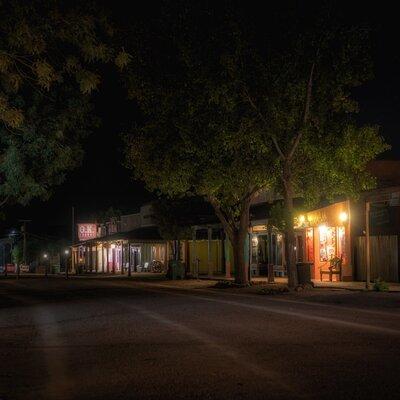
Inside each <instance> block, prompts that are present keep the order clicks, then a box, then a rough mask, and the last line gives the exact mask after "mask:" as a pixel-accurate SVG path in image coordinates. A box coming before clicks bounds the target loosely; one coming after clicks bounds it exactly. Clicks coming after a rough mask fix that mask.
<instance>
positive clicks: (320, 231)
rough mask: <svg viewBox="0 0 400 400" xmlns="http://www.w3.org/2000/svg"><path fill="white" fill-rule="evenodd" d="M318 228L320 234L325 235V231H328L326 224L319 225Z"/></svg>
mask: <svg viewBox="0 0 400 400" xmlns="http://www.w3.org/2000/svg"><path fill="white" fill-rule="evenodd" d="M318 229H319V234H320V235H326V232H328V227H327V226H326V225H320V226H319V227H318Z"/></svg>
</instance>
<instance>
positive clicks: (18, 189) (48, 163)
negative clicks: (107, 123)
mask: <svg viewBox="0 0 400 400" xmlns="http://www.w3.org/2000/svg"><path fill="white" fill-rule="evenodd" d="M99 15H101V12H99V10H98V7H97V8H94V7H93V5H91V3H90V2H85V3H82V5H76V4H74V5H71V4H68V2H61V1H56V0H36V1H30V2H20V1H16V0H15V1H11V0H9V1H1V2H0V26H1V28H0V29H1V36H0V135H1V136H0V203H5V202H6V201H7V200H9V201H17V202H20V203H22V204H26V203H27V202H28V201H29V200H30V199H31V198H33V197H43V196H44V197H46V196H48V195H49V189H50V188H51V186H52V185H54V184H57V183H60V182H61V181H62V180H63V178H64V174H65V172H66V171H68V170H69V169H71V168H72V167H74V166H76V165H77V163H79V161H80V159H81V156H82V150H81V146H80V143H81V139H82V137H83V136H84V134H86V133H87V131H88V130H90V128H91V127H92V126H93V122H94V119H93V117H92V116H91V115H90V112H91V107H90V103H89V98H88V95H89V94H90V93H91V92H92V91H93V90H94V89H96V87H97V86H98V84H99V82H100V74H99V64H100V63H105V62H114V63H115V64H116V65H117V66H118V67H119V68H123V67H124V66H125V65H126V63H127V62H128V60H129V56H128V54H127V53H125V52H124V51H118V52H117V51H115V50H114V49H113V46H111V45H110V38H111V37H112V35H113V31H112V28H111V26H110V25H109V23H108V22H107V19H106V18H104V17H101V16H99Z"/></svg>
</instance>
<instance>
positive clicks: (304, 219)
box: [299, 215, 306, 225]
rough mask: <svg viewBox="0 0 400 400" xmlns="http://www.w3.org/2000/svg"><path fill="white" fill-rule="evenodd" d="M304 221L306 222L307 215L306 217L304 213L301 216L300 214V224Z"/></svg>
mask: <svg viewBox="0 0 400 400" xmlns="http://www.w3.org/2000/svg"><path fill="white" fill-rule="evenodd" d="M304 222H306V217H305V216H304V215H300V216H299V224H300V225H303V224H304Z"/></svg>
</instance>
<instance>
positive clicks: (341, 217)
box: [339, 211, 348, 222]
mask: <svg viewBox="0 0 400 400" xmlns="http://www.w3.org/2000/svg"><path fill="white" fill-rule="evenodd" d="M347 218H348V216H347V212H345V211H342V212H341V213H340V214H339V220H340V222H346V221H347Z"/></svg>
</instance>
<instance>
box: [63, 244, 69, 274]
mask: <svg viewBox="0 0 400 400" xmlns="http://www.w3.org/2000/svg"><path fill="white" fill-rule="evenodd" d="M64 255H65V260H64V268H65V279H68V268H69V265H68V256H69V249H65V250H64Z"/></svg>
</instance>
